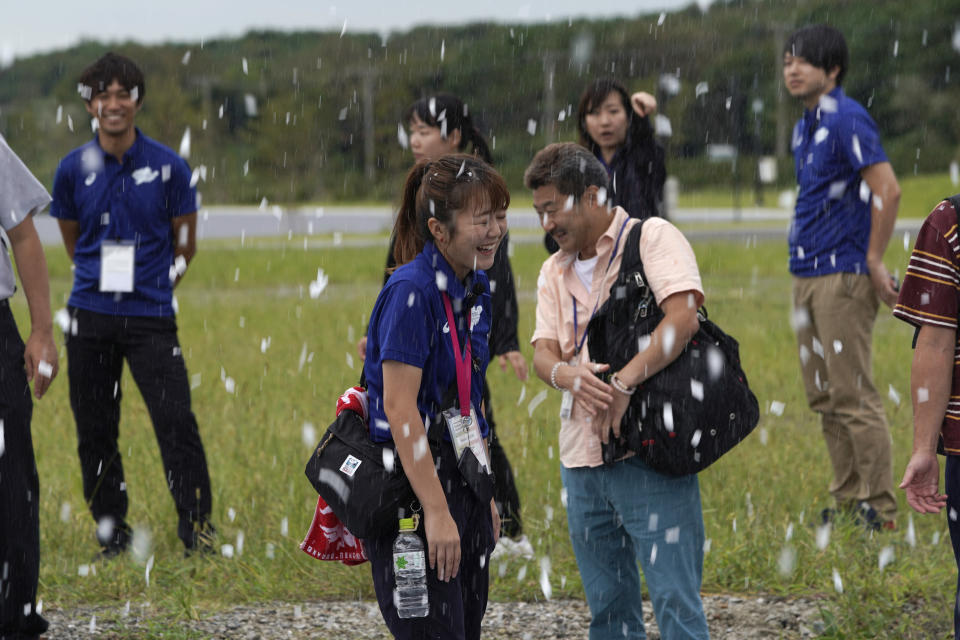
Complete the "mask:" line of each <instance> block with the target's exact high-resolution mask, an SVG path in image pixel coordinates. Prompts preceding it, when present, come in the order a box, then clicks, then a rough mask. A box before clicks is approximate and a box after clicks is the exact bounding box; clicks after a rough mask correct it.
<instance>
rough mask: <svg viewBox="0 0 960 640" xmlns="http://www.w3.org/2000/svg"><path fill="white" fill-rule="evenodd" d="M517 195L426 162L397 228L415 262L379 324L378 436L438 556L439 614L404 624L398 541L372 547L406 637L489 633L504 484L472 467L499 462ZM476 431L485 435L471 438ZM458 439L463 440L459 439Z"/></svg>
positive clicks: (480, 174) (387, 291) (434, 579)
mask: <svg viewBox="0 0 960 640" xmlns="http://www.w3.org/2000/svg"><path fill="white" fill-rule="evenodd" d="M509 200H510V195H509V193H508V191H507V188H506V185H505V184H504V182H503V179H502V178H501V177H500V176H499V175H498V174H497V173H496V172H495V171H494V170H493V169H492V168H491V167H490V166H489V165H487V164H486V163H484V162H483V161H481V160H479V159H477V158H475V157H473V156H469V155H461V154H457V155H447V156H442V157H440V158H437V159H435V160H433V161H426V162H420V163H418V164H417V165H416V166H415V167H414V168H413V169H412V170H411V172H410V174H409V175H408V176H407V181H406V184H405V185H404V190H403V202H402V204H401V206H400V211H399V214H398V216H397V223H396V227H395V229H394V234H395V236H396V246H395V255H396V259H397V264H401V265H403V266H401V267H399V268H398V269H397V270H396V271H395V272H394V273H393V275H392V276H391V277H390V280H389V281H388V282H387V284H386V286H385V287H384V288H383V290H382V291H381V292H380V296H379V297H378V298H377V302H376V304H375V306H374V309H373V313H372V315H371V317H370V323H369V325H368V330H367V359H366V361H365V363H364V374H365V376H366V380H367V391H368V394H369V395H368V400H369V413H370V437H371V439H373V440H374V441H379V442H385V441H389V440H393V441H394V443H395V445H396V448H397V454H398V455H399V458H400V462H401V464H402V465H403V469H404V471H405V473H406V475H407V478H408V479H409V480H410V484H411V486H412V487H413V490H414V493H416V495H417V498H418V500H419V502H420V505H421V507H422V509H423V514H422V515H423V519H422V522H421V524H420V527H419V528H418V530H417V535H419V536H420V537H421V538H424V539H425V541H426V545H427V554H428V559H429V570H428V571H427V591H428V598H429V603H430V610H429V614H428V615H427V617H425V618H405V619H401V618H400V617H399V616H398V615H397V609H396V606H395V604H394V599H393V590H394V583H395V578H394V574H393V562H392V560H393V553H392V544H393V539H394V537H395V535H396V534H395V533H391V534H388V535H385V536H383V537H381V538H376V539H365V540H364V541H363V543H364V548H365V550H366V551H367V555H368V557H369V558H370V564H371V569H372V572H373V581H374V588H375V590H376V593H377V600H378V602H379V604H380V610H381V612H382V613H383V617H384V620H385V621H386V623H387V626H388V627H389V629H390V631H391V633H393V635H394V637H397V638H412V637H414V636H415V637H443V638H479V637H480V621H481V619H482V618H483V613H484V611H485V610H486V603H487V588H488V584H489V570H488V566H489V564H488V562H487V560H488V559H489V553H490V551H492V550H493V547H494V545H495V544H496V539H497V537H498V535H499V528H500V521H499V520H500V519H499V516H498V515H497V509H496V505H495V504H494V502H493V499H492V497H491V496H492V488H493V486H492V479H491V478H489V477H483V476H486V474H481V477H480V478H479V479H478V478H477V476H476V475H475V474H474V475H471V474H470V473H469V469H468V468H467V467H468V466H469V464H468V463H469V458H470V456H471V455H474V454H475V457H476V458H477V459H478V460H479V461H480V463H481V464H483V463H484V462H485V460H487V459H488V458H487V453H486V446H485V443H484V442H482V440H480V439H481V438H486V435H487V425H486V422H485V420H484V418H483V411H482V408H481V403H482V391H481V389H482V380H483V376H484V373H485V371H486V368H487V363H488V361H489V348H488V346H487V334H488V333H489V331H490V318H491V312H490V288H489V285H488V282H487V277H486V274H484V272H483V270H484V269H489V268H490V267H491V266H492V265H493V259H494V254H495V253H496V250H497V246H498V245H499V243H500V241H501V239H502V238H503V236H504V235H505V234H506V209H507V206H508V204H509ZM438 425H442V430H441V431H442V433H443V437H442V438H439V439H434V440H435V442H434V443H433V445H432V446H431V445H428V438H427V430H428V429H430V427H431V426H433V429H432V430H431V433H436V432H437V427H438ZM471 429H475V431H470V433H472V434H473V435H474V436H476V437H475V438H470V437H468V436H467V435H466V432H467V431H469V430H471ZM451 432H453V433H457V434H463V439H462V440H461V438H460V437H459V436H458V437H457V438H456V443H459V444H455V442H454V440H452V439H451V437H450V433H451ZM436 440H439V443H437V442H436ZM468 441H469V442H472V443H473V445H474V446H473V447H472V448H471V446H470V445H469V444H464V443H466V442H468ZM461 445H463V446H461ZM434 456H436V458H434ZM464 461H467V463H465V462H464ZM486 466H487V468H489V463H487V464H486ZM424 633H426V636H424V635H422V634H424Z"/></svg>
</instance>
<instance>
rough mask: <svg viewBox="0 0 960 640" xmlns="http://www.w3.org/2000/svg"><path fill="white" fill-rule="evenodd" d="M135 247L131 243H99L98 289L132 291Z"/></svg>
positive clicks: (121, 291)
mask: <svg viewBox="0 0 960 640" xmlns="http://www.w3.org/2000/svg"><path fill="white" fill-rule="evenodd" d="M134 261H135V248H134V245H133V244H132V243H121V242H103V243H101V245H100V291H110V292H118V293H130V292H131V291H133V282H134V280H133V265H134Z"/></svg>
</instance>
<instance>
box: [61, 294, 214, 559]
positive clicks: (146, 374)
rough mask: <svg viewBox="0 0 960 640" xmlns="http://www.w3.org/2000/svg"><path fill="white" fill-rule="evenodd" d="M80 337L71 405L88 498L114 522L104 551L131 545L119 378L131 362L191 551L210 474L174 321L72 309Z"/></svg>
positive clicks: (203, 517) (73, 346)
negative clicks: (119, 439) (120, 442)
mask: <svg viewBox="0 0 960 640" xmlns="http://www.w3.org/2000/svg"><path fill="white" fill-rule="evenodd" d="M70 315H71V316H72V317H73V319H74V320H75V323H76V324H75V327H76V333H75V334H74V333H73V332H72V330H71V332H70V334H69V335H68V336H67V365H68V369H67V370H68V374H69V377H70V406H71V407H72V409H73V416H74V419H75V420H76V423H77V450H78V452H79V454H80V469H81V471H82V473H83V495H84V497H85V498H86V500H87V504H88V506H89V507H90V512H91V513H92V514H93V518H94V520H96V521H97V523H98V524H102V523H103V519H104V518H110V519H112V523H113V528H112V531H111V530H110V527H109V526H106V527H104V526H100V527H98V532H100V533H102V532H108V533H109V534H110V535H109V537H105V538H103V539H100V544H101V545H102V546H103V547H105V548H108V549H109V548H120V549H122V548H124V547H126V546H127V544H128V543H129V539H130V527H129V525H128V524H127V522H126V515H127V492H126V486H125V483H124V477H123V463H122V461H121V456H120V451H119V450H118V449H117V437H118V435H119V426H120V398H121V392H120V376H121V373H122V372H123V361H124V359H126V361H127V364H128V365H129V367H130V373H131V374H133V379H134V381H135V382H136V383H137V387H138V388H139V389H140V394H141V395H142V396H143V400H144V403H145V404H146V405H147V411H148V412H149V414H150V420H151V421H152V422H153V430H154V432H155V434H156V437H157V443H158V444H159V445H160V457H161V459H162V460H163V468H164V471H165V473H166V477H167V486H168V488H169V489H170V493H171V494H172V495H173V501H174V503H175V504H176V507H177V513H178V514H179V517H180V522H179V526H178V529H177V535H178V536H179V537H180V539H181V540H182V541H183V543H184V545H185V546H186V547H187V548H188V549H192V548H194V547H195V546H196V544H197V534H198V532H200V531H202V530H203V529H204V528H205V527H206V523H207V520H208V517H209V515H210V475H209V473H208V471H207V459H206V456H205V454H204V451H203V443H202V442H201V441H200V432H199V430H198V429H197V420H196V418H195V417H194V415H193V411H192V410H191V408H190V384H189V381H188V380H187V369H186V366H185V364H184V361H183V355H182V354H181V352H180V343H179V342H178V340H177V324H176V321H175V320H174V319H173V318H144V317H134V316H111V315H103V314H99V313H93V312H91V311H86V310H83V309H75V308H71V309H70Z"/></svg>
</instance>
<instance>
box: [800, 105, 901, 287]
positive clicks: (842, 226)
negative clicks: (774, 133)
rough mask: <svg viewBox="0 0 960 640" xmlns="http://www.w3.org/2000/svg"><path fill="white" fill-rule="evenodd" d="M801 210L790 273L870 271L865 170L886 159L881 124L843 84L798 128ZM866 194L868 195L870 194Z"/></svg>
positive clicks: (817, 274) (868, 209)
mask: <svg viewBox="0 0 960 640" xmlns="http://www.w3.org/2000/svg"><path fill="white" fill-rule="evenodd" d="M793 157H794V163H795V165H796V173H797V184H798V185H799V186H800V190H799V193H798V194H797V206H796V212H795V215H794V217H793V221H792V223H791V225H790V234H789V244H790V272H791V273H792V274H793V275H795V276H798V277H810V276H822V275H827V274H830V273H837V272H847V273H867V246H868V245H869V243H870V223H871V213H870V200H871V198H872V194H870V193H869V192H868V191H867V188H866V184H864V185H863V186H862V188H863V193H861V181H862V180H861V178H860V171H861V170H862V169H864V168H866V167H869V166H870V165H874V164H877V163H879V162H886V161H887V156H886V154H885V153H884V152H883V147H882V146H881V144H880V133H879V131H877V125H876V123H875V122H874V121H873V118H871V117H870V114H868V113H867V111H866V109H864V108H863V107H862V106H861V105H860V103H858V102H857V101H856V100H853V99H852V98H848V97H847V95H846V94H845V93H844V92H843V89H841V88H840V87H837V88H836V89H834V90H833V91H831V92H830V93H828V94H826V95H825V96H823V97H822V98H821V99H820V103H819V105H818V106H817V108H816V109H813V110H809V109H808V110H804V113H803V117H802V118H801V119H800V120H799V121H798V122H797V124H796V126H794V128H793ZM864 196H866V197H864Z"/></svg>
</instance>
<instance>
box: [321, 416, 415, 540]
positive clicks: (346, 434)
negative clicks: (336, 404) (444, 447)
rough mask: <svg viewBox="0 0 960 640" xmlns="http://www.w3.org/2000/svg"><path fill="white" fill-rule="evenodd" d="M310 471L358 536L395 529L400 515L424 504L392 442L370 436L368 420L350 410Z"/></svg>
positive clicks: (323, 443)
mask: <svg viewBox="0 0 960 640" xmlns="http://www.w3.org/2000/svg"><path fill="white" fill-rule="evenodd" d="M431 447H432V445H431ZM305 473H306V474H307V479H308V480H310V484H312V485H313V488H314V489H316V490H317V493H319V494H320V496H321V497H323V499H324V500H326V502H327V504H328V505H330V508H332V509H333V513H334V514H336V516H337V518H339V519H340V522H342V523H343V524H344V525H345V526H346V527H347V529H348V530H349V531H350V533H352V534H353V535H355V536H356V537H358V538H373V537H377V536H379V535H383V534H386V533H390V532H391V531H393V532H396V530H397V521H398V520H399V518H402V517H405V516H406V517H409V515H410V514H411V513H412V511H413V510H416V509H418V508H419V503H418V502H417V498H416V495H415V494H414V493H413V488H412V487H411V486H410V481H409V480H407V476H406V475H405V474H404V473H403V468H402V467H401V466H400V456H398V455H397V452H396V449H395V448H394V446H393V443H392V442H387V443H382V444H381V443H376V442H373V441H372V440H370V433H369V431H368V430H367V424H366V422H365V421H364V420H363V418H362V417H360V415H358V414H357V413H356V412H354V411H351V410H349V409H344V410H343V411H341V412H340V415H338V416H337V418H336V420H334V421H333V424H331V425H330V427H329V428H328V429H327V431H326V433H324V434H323V438H321V439H320V444H318V445H317V448H316V450H315V451H314V452H313V455H312V456H310V460H309V461H308V462H307V468H306V470H305Z"/></svg>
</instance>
